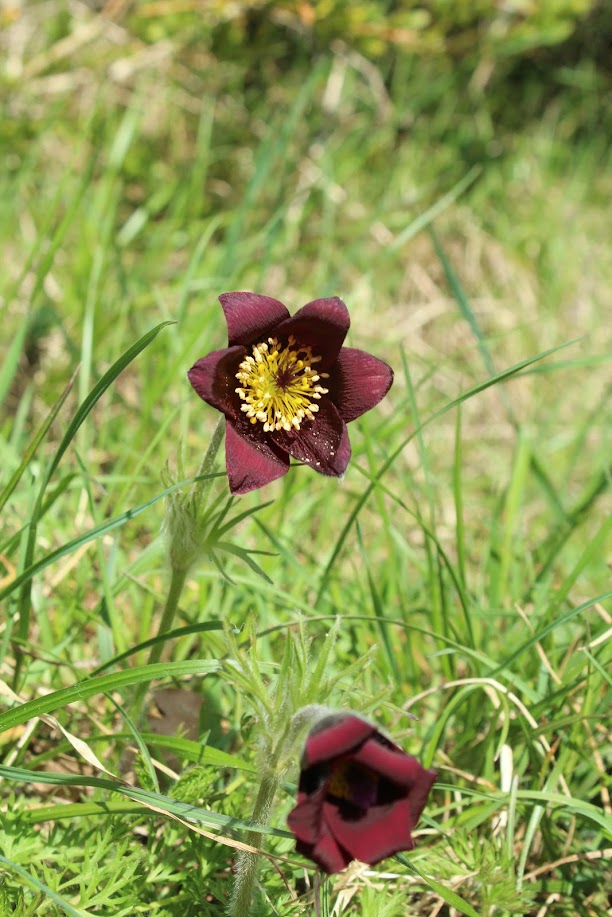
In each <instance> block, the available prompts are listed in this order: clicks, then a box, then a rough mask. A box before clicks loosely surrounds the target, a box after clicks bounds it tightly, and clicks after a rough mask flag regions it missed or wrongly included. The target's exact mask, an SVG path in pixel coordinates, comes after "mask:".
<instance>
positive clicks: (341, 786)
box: [327, 761, 380, 809]
mask: <svg viewBox="0 0 612 917" xmlns="http://www.w3.org/2000/svg"><path fill="white" fill-rule="evenodd" d="M379 781H380V777H379V775H378V774H376V773H374V771H372V770H370V768H369V767H365V766H364V765H363V764H359V763H357V762H356V761H338V762H337V763H336V764H335V765H334V767H333V769H332V772H331V774H330V777H329V780H328V782H327V792H328V793H329V794H330V795H331V796H335V797H336V798H338V799H343V800H345V801H346V802H350V803H352V804H353V805H356V806H359V807H361V808H363V809H367V808H369V806H372V805H374V804H375V801H376V798H377V793H378V784H379Z"/></svg>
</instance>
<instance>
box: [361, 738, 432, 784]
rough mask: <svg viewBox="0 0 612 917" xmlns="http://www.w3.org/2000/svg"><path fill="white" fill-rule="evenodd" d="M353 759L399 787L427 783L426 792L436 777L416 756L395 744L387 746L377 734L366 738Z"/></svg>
mask: <svg viewBox="0 0 612 917" xmlns="http://www.w3.org/2000/svg"><path fill="white" fill-rule="evenodd" d="M354 758H355V761H358V762H359V764H363V765H365V767H368V768H370V770H372V771H374V773H376V774H380V776H381V777H384V778H385V779H387V780H390V781H392V782H393V783H396V784H397V785H398V786H400V787H413V786H419V785H420V784H421V783H423V784H425V785H427V792H429V789H430V788H431V785H432V784H433V782H434V780H435V779H436V772H435V771H428V770H425V768H424V767H423V766H422V765H421V763H420V762H419V761H417V759H416V758H413V757H412V756H411V755H407V754H406V753H405V752H403V751H402V750H401V748H397V747H395V746H391V747H388V746H386V745H385V744H383V743H382V742H381V741H380V738H379V737H378V736H374V737H373V738H371V739H368V741H367V742H364V744H363V745H362V746H361V748H360V749H359V751H357V752H355V754H354Z"/></svg>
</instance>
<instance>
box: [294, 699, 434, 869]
mask: <svg viewBox="0 0 612 917" xmlns="http://www.w3.org/2000/svg"><path fill="white" fill-rule="evenodd" d="M436 776H437V775H436V772H435V771H433V770H426V769H425V768H424V767H422V766H421V765H420V764H419V762H418V761H417V759H416V758H412V757H410V755H407V754H405V752H403V751H402V749H401V748H399V747H398V746H397V745H395V744H394V743H393V742H390V741H389V739H387V738H385V736H383V735H381V733H380V732H379V731H378V730H377V729H376V727H375V726H373V725H372V724H371V723H369V722H367V721H366V720H363V719H361V717H359V716H355V715H354V714H344V713H338V714H332V715H330V716H327V717H324V718H323V719H322V720H320V721H319V722H318V723H317V724H316V725H315V726H314V728H313V729H312V730H311V732H310V734H309V736H308V738H307V740H306V746H305V748H304V754H303V756H302V769H301V774H300V782H299V788H298V799H297V805H296V807H295V808H294V809H292V811H291V812H290V813H289V816H288V818H287V823H288V825H289V828H290V829H291V831H292V832H293V834H294V835H295V837H296V839H297V850H298V851H299V852H300V853H302V854H304V856H306V857H308V859H310V860H313V861H314V862H315V863H316V864H317V865H318V866H320V867H321V869H322V870H323V871H324V872H326V873H329V874H332V873H335V872H340V870H341V869H344V867H345V866H347V865H348V864H349V863H350V862H351V860H361V861H362V862H363V863H369V864H370V865H374V864H375V863H378V862H379V861H380V860H383V859H384V858H385V857H388V856H391V855H392V854H394V853H398V852H399V851H400V850H412V848H413V847H414V839H413V837H412V830H413V828H414V827H415V825H416V824H417V822H418V820H419V817H420V815H421V812H422V811H423V808H424V806H425V802H426V801H427V796H428V795H429V791H430V790H431V787H432V785H433V783H434V781H435V779H436Z"/></svg>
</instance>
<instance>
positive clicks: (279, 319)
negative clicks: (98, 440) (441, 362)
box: [188, 293, 393, 494]
mask: <svg viewBox="0 0 612 917" xmlns="http://www.w3.org/2000/svg"><path fill="white" fill-rule="evenodd" d="M219 301H220V302H221V306H222V307H223V312H224V313H225V319H226V321H227V331H228V346H227V347H226V348H225V349H223V350H216V351H214V352H213V353H209V354H208V356H206V357H202V358H201V359H200V360H198V361H197V362H196V363H195V364H194V365H193V366H192V367H191V369H190V370H189V373H188V376H189V381H190V382H191V384H192V386H193V387H194V389H195V390H196V392H197V393H198V395H199V396H200V398H203V399H204V401H206V402H208V404H210V405H212V407H214V408H216V409H217V410H218V411H221V412H222V413H223V414H224V415H225V418H226V420H227V425H226V438H225V460H226V466H227V475H228V478H229V486H230V490H231V492H232V493H235V494H243V493H247V492H248V491H250V490H255V489H256V488H258V487H263V485H264V484H269V483H270V481H274V480H276V478H280V477H282V475H284V474H286V473H287V471H288V469H289V456H293V458H295V459H298V460H299V461H300V462H306V463H307V464H308V465H310V466H311V467H312V468H314V469H315V471H319V472H321V474H327V475H332V476H334V477H339V476H340V475H342V474H343V473H344V471H345V469H346V466H347V465H348V462H349V459H350V457H351V445H350V442H349V438H348V432H347V429H346V425H347V423H349V422H350V421H351V420H355V418H356V417H359V416H360V415H361V414H364V413H365V412H366V411H369V410H370V408H373V407H374V406H375V405H377V404H378V402H379V401H381V400H382V398H384V396H385V395H386V394H387V392H388V391H389V389H390V388H391V383H392V382H393V371H392V369H391V368H390V367H389V366H387V364H386V363H383V362H382V360H378V359H377V358H376V357H373V356H371V355H370V354H369V353H365V352H364V351H362V350H355V349H353V348H351V347H343V346H342V344H343V342H344V339H345V337H346V333H347V331H348V329H349V324H350V320H349V314H348V310H347V308H346V306H345V305H344V303H343V302H342V300H341V299H338V297H337V296H334V297H332V298H331V299H315V300H314V301H313V302H309V303H308V304H307V305H305V306H303V308H301V309H300V310H299V312H296V314H295V315H293V316H290V315H289V312H288V311H287V309H286V308H285V306H284V305H283V304H282V303H281V302H279V301H278V300H276V299H271V298H270V297H269V296H259V295H258V294H257V293H222V294H221V296H220V297H219Z"/></svg>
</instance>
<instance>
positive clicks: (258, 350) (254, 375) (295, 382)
mask: <svg viewBox="0 0 612 917" xmlns="http://www.w3.org/2000/svg"><path fill="white" fill-rule="evenodd" d="M321 359H322V358H321V357H316V356H313V353H312V350H311V349H310V347H302V346H301V344H298V343H297V341H296V340H295V338H294V337H293V335H290V336H289V339H288V340H287V343H286V344H282V343H280V342H279V340H278V338H268V340H267V341H264V342H263V343H262V344H254V345H253V355H252V356H248V357H245V358H244V360H243V361H242V363H241V364H240V366H239V368H238V372H237V373H236V378H237V379H238V382H239V383H240V387H239V388H237V389H236V392H237V393H238V395H239V396H240V400H241V401H244V404H243V405H241V406H240V410H241V411H244V413H245V414H246V416H247V417H248V418H249V420H250V421H251V423H257V421H258V420H259V421H261V423H263V425H264V427H263V428H264V431H265V432H266V433H268V432H271V431H272V430H299V429H300V424H301V423H302V421H303V420H304V419H306V420H314V415H315V414H316V412H317V411H318V410H319V405H318V404H317V401H319V400H320V398H321V395H326V394H327V393H328V391H329V389H327V388H323V386H322V385H319V384H318V383H319V381H320V380H321V379H328V378H329V373H317V371H316V369H313V365H314V364H315V363H319V362H320V361H321Z"/></svg>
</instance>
